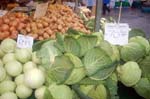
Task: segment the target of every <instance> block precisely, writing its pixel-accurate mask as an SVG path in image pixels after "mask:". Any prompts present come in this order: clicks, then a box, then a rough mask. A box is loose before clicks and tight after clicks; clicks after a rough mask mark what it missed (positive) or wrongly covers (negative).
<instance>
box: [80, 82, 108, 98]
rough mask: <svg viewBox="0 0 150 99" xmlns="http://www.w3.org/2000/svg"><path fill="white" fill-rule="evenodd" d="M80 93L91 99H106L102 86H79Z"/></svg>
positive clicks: (105, 92) (105, 91) (104, 89)
mask: <svg viewBox="0 0 150 99" xmlns="http://www.w3.org/2000/svg"><path fill="white" fill-rule="evenodd" d="M80 89H81V91H82V92H83V93H84V94H86V95H88V96H89V97H90V98H91V99H107V95H108V94H107V90H106V88H105V86H104V85H102V84H100V85H81V86H80Z"/></svg>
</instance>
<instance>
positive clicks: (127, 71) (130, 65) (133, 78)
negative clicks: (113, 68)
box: [117, 61, 142, 87]
mask: <svg viewBox="0 0 150 99" xmlns="http://www.w3.org/2000/svg"><path fill="white" fill-rule="evenodd" d="M117 72H118V76H119V78H120V81H121V82H122V83H123V84H124V85H126V86H128V87H131V86H134V85H135V84H136V83H137V82H138V81H139V80H140V79H141V75H142V71H141V69H140V68H139V65H138V64H137V63H136V62H132V61H129V62H127V63H125V64H124V65H123V66H118V67H117Z"/></svg>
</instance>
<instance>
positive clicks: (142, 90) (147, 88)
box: [134, 78, 150, 99]
mask: <svg viewBox="0 0 150 99" xmlns="http://www.w3.org/2000/svg"><path fill="white" fill-rule="evenodd" d="M134 89H135V91H136V92H137V93H138V94H139V95H140V96H142V97H144V98H145V99H150V81H149V80H148V79H147V78H142V79H141V80H140V81H139V82H138V83H137V84H136V85H135V86H134Z"/></svg>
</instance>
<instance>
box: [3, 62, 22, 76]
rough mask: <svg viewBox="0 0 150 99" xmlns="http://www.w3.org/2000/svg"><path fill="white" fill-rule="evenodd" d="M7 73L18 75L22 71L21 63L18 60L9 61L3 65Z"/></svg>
mask: <svg viewBox="0 0 150 99" xmlns="http://www.w3.org/2000/svg"><path fill="white" fill-rule="evenodd" d="M5 69H6V71H7V73H8V74H9V75H10V76H12V77H15V76H18V75H19V74H21V72H22V64H21V63H20V62H18V61H10V62H8V63H7V64H6V65H5Z"/></svg>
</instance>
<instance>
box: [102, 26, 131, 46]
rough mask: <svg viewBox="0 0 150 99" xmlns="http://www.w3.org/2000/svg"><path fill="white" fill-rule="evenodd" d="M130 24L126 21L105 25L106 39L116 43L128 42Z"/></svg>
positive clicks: (123, 43)
mask: <svg viewBox="0 0 150 99" xmlns="http://www.w3.org/2000/svg"><path fill="white" fill-rule="evenodd" d="M128 36H129V25H128V24H125V23H121V24H113V23H107V24H106V25H105V34H104V39H105V40H106V41H108V42H109V43H111V44H114V45H125V44H128Z"/></svg>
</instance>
